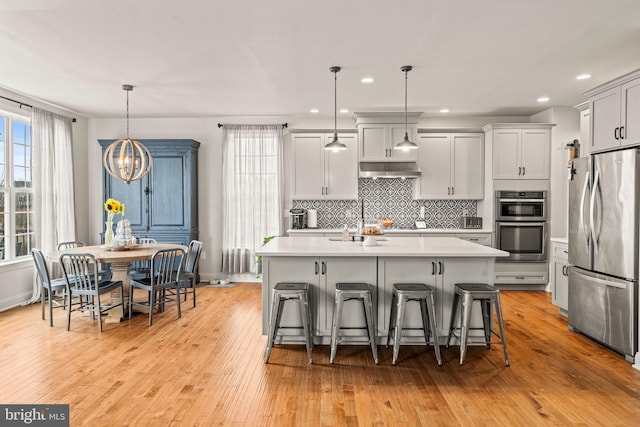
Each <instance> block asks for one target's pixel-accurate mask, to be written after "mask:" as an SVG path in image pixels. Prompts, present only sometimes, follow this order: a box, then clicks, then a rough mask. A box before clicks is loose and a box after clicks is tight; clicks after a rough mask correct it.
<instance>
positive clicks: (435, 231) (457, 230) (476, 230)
mask: <svg viewBox="0 0 640 427" xmlns="http://www.w3.org/2000/svg"><path fill="white" fill-rule="evenodd" d="M356 231H357V229H355V228H350V229H349V233H350V234H354V233H355V232H356ZM382 232H383V233H385V234H416V233H424V234H463V233H471V234H472V233H491V232H492V230H485V229H481V228H421V229H417V228H384V229H382ZM329 233H333V234H341V233H342V228H303V229H297V230H292V229H289V230H287V234H289V235H292V234H304V235H313V234H329Z"/></svg>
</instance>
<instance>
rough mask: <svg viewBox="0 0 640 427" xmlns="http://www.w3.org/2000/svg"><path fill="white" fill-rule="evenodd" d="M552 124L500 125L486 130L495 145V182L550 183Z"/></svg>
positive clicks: (487, 136)
mask: <svg viewBox="0 0 640 427" xmlns="http://www.w3.org/2000/svg"><path fill="white" fill-rule="evenodd" d="M551 126H553V125H551V124H546V123H527V124H517V123H499V124H489V125H487V126H485V127H484V128H483V129H484V131H485V136H486V139H489V138H491V141H492V144H493V179H549V147H550V144H551Z"/></svg>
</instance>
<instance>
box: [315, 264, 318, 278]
mask: <svg viewBox="0 0 640 427" xmlns="http://www.w3.org/2000/svg"><path fill="white" fill-rule="evenodd" d="M315 264H316V275H317V274H318V261H316V262H315Z"/></svg>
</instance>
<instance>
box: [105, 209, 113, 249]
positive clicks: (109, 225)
mask: <svg viewBox="0 0 640 427" xmlns="http://www.w3.org/2000/svg"><path fill="white" fill-rule="evenodd" d="M104 244H105V246H113V218H112V217H111V216H108V217H107V222H105V229H104Z"/></svg>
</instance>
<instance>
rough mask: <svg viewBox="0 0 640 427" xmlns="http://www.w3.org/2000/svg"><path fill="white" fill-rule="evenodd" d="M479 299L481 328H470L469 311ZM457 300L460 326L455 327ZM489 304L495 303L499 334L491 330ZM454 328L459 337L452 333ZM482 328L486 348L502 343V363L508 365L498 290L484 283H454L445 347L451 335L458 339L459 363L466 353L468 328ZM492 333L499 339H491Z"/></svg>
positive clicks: (449, 341)
mask: <svg viewBox="0 0 640 427" xmlns="http://www.w3.org/2000/svg"><path fill="white" fill-rule="evenodd" d="M474 301H479V302H480V307H481V309H482V326H483V327H482V328H471V327H469V324H470V322H471V312H472V310H471V309H472V308H473V302H474ZM458 302H460V303H461V304H462V310H461V316H462V319H461V321H460V327H459V328H457V327H455V326H454V325H455V321H456V312H457V309H458ZM491 304H494V305H495V308H496V316H497V320H498V327H499V328H500V335H498V334H497V333H496V332H495V331H494V330H493V322H492V319H491ZM454 329H455V330H460V331H461V332H460V337H458V336H456V335H455V334H454V332H453V331H454ZM471 329H478V330H480V329H482V330H484V342H483V343H484V344H485V345H486V346H487V348H491V344H500V345H502V351H503V352H504V363H505V365H507V366H509V356H508V355H507V342H506V340H505V334H504V324H503V322H502V306H501V305H500V291H499V290H498V289H495V288H494V287H493V286H489V285H488V284H486V283H456V285H455V295H454V298H453V307H452V309H451V323H450V324H449V336H448V337H447V348H449V344H450V343H451V337H452V336H455V337H456V338H459V339H460V365H462V364H463V363H464V358H465V356H466V354H467V344H468V338H469V330H471ZM492 335H495V336H496V337H498V338H499V339H500V341H493V342H492V341H491V338H492Z"/></svg>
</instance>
